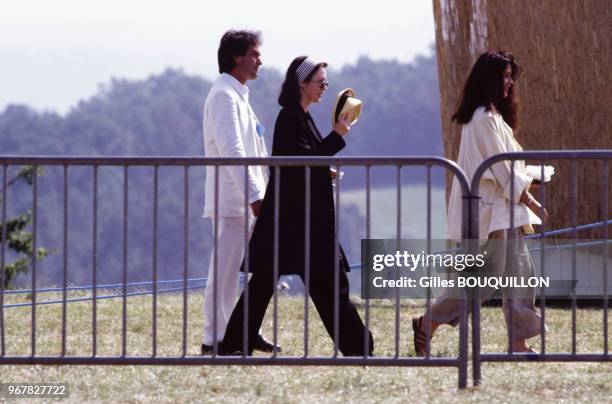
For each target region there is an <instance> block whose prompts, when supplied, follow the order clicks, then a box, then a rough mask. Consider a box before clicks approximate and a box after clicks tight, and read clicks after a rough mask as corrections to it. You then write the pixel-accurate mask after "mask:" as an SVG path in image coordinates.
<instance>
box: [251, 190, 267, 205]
mask: <svg viewBox="0 0 612 404" xmlns="http://www.w3.org/2000/svg"><path fill="white" fill-rule="evenodd" d="M263 197H264V193H263V192H261V191H257V192H254V193H252V194H251V196H250V197H249V204H251V203H253V202H257V201H259V200H261V199H263Z"/></svg>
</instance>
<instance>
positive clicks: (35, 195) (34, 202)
mask: <svg viewBox="0 0 612 404" xmlns="http://www.w3.org/2000/svg"><path fill="white" fill-rule="evenodd" d="M32 168H33V172H34V175H33V176H32V186H33V189H32V192H33V200H32V341H31V342H32V357H34V356H36V298H37V296H36V248H37V246H36V238H37V224H38V223H37V222H38V217H37V216H38V215H37V212H38V166H37V165H34V166H32Z"/></svg>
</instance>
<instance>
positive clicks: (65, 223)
mask: <svg viewBox="0 0 612 404" xmlns="http://www.w3.org/2000/svg"><path fill="white" fill-rule="evenodd" d="M63 167H64V183H63V196H64V212H63V214H64V216H63V218H64V220H63V229H62V235H63V237H62V239H63V244H62V245H63V247H62V250H63V254H62V261H63V262H62V264H63V265H62V268H63V272H62V273H63V275H62V353H61V356H62V357H64V356H66V318H67V313H66V300H67V290H66V288H67V287H68V279H67V275H68V166H67V165H66V164H64V166H63Z"/></svg>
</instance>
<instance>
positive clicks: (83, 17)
mask: <svg viewBox="0 0 612 404" xmlns="http://www.w3.org/2000/svg"><path fill="white" fill-rule="evenodd" d="M296 4H301V5H300V6H297V5H296ZM230 28H249V29H257V30H260V31H262V34H263V39H264V44H263V47H262V54H263V63H264V65H265V66H273V67H276V68H279V69H281V70H284V69H286V67H287V65H288V64H289V62H290V61H291V59H293V57H295V56H297V55H299V54H311V55H313V56H316V57H319V58H321V59H325V60H327V61H328V62H329V63H330V66H331V68H332V69H333V68H339V67H341V66H342V65H343V64H345V63H353V62H355V61H356V60H357V58H358V57H359V56H361V55H368V56H370V57H372V58H374V59H392V58H395V59H398V60H400V61H402V62H409V61H411V60H412V59H413V58H414V56H415V55H417V54H429V52H430V50H429V46H430V44H431V43H432V42H433V41H434V39H435V35H434V22H433V11H432V2H431V0H412V1H397V0H377V1H355V0H353V1H346V0H339V1H331V0H327V1H325V0H310V1H308V2H301V3H296V2H288V1H278V0H260V1H253V0H251V1H243V0H234V1H231V2H229V1H226V2H209V1H201V0H200V1H198V0H173V1H153V0H147V1H144V0H123V1H117V0H112V1H109V0H107V1H102V0H97V1H92V0H54V1H48V0H12V1H3V2H2V4H1V5H0V61H1V65H2V70H1V72H2V74H0V89H1V91H0V112H1V111H2V110H4V108H5V107H6V105H7V104H9V103H25V104H28V105H30V106H32V107H34V108H36V109H37V110H45V109H47V110H54V111H58V112H60V113H64V112H66V111H68V110H69V109H70V107H71V106H74V105H75V104H76V103H77V101H78V100H79V99H82V98H86V97H89V96H91V95H93V94H95V93H96V91H97V87H98V84H100V83H104V82H107V81H108V80H109V79H110V78H111V77H122V78H133V79H137V78H145V77H147V76H148V75H149V74H153V73H159V72H161V71H163V70H164V69H165V68H166V67H176V68H178V67H180V68H183V69H184V70H185V71H186V72H187V73H189V74H200V75H202V76H204V77H207V78H214V77H215V76H216V75H217V65H216V49H217V46H218V42H219V38H220V37H221V35H222V34H223V32H224V31H225V30H227V29H230Z"/></svg>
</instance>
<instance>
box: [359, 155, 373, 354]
mask: <svg viewBox="0 0 612 404" xmlns="http://www.w3.org/2000/svg"><path fill="white" fill-rule="evenodd" d="M370 168H371V167H370V165H366V167H365V169H366V239H367V240H369V239H370V237H371V236H372V234H371V225H370V209H371V206H370V196H371V195H370ZM362 265H363V264H362ZM361 271H365V268H364V267H363V266H362V267H361ZM363 278H364V277H363V275H362V279H363ZM369 329H370V299H369V297H368V296H366V301H365V329H364V330H363V356H364V358H365V357H367V356H368V354H369V352H370V336H369V334H368V332H369V331H368V330H369Z"/></svg>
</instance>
